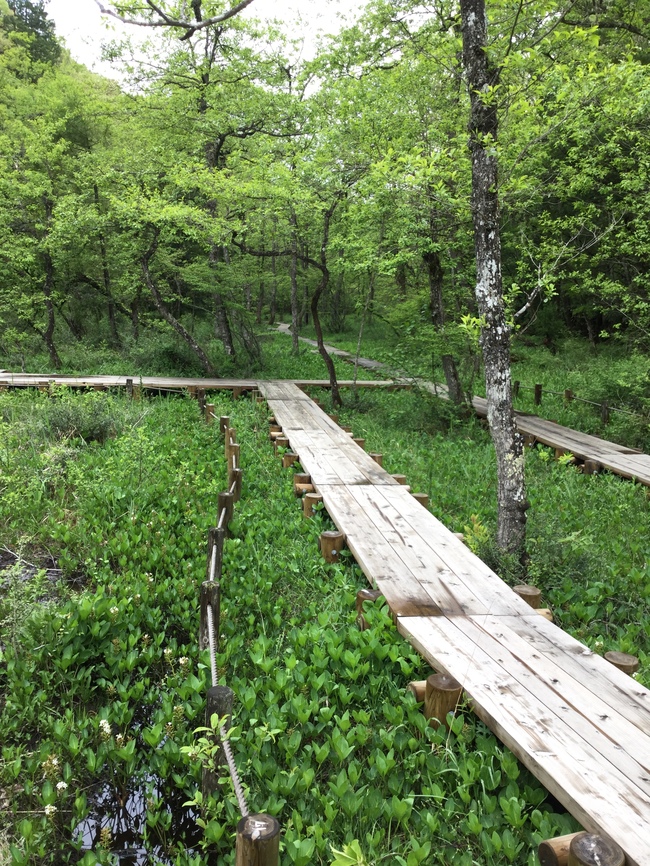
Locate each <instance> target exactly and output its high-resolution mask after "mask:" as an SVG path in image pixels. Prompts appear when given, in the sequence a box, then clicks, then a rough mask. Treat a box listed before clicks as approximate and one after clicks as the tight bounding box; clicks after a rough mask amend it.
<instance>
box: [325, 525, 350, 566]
mask: <svg viewBox="0 0 650 866" xmlns="http://www.w3.org/2000/svg"><path fill="white" fill-rule="evenodd" d="M344 544H345V535H344V534H343V533H342V532H339V531H338V530H332V531H329V532H321V535H320V541H319V545H320V552H321V553H322V554H323V559H324V560H325V562H338V560H339V553H340V552H341V551H342V550H343V545H344Z"/></svg>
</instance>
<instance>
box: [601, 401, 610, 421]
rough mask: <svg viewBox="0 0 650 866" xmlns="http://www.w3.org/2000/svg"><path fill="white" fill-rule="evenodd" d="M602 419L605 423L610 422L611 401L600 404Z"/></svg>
mask: <svg viewBox="0 0 650 866" xmlns="http://www.w3.org/2000/svg"><path fill="white" fill-rule="evenodd" d="M600 420H601V421H602V422H603V424H609V403H608V402H607V401H605V402H604V403H602V404H601V406H600Z"/></svg>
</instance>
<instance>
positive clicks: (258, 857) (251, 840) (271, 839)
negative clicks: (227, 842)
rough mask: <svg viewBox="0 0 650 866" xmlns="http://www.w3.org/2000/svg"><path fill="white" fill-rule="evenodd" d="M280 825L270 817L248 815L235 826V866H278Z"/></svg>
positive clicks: (275, 819)
mask: <svg viewBox="0 0 650 866" xmlns="http://www.w3.org/2000/svg"><path fill="white" fill-rule="evenodd" d="M279 862H280V824H279V822H278V820H277V818H273V817H272V816H271V815H248V817H246V818H242V819H241V820H240V821H239V823H238V824H237V842H236V843H235V866H278V863H279Z"/></svg>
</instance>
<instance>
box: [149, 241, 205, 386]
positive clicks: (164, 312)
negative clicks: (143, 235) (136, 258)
mask: <svg viewBox="0 0 650 866" xmlns="http://www.w3.org/2000/svg"><path fill="white" fill-rule="evenodd" d="M157 247H158V236H157V234H156V235H154V239H153V241H152V242H151V245H150V247H149V249H148V250H147V252H146V253H145V254H144V255H143V256H142V259H141V265H142V275H143V277H144V282H145V285H146V286H147V288H148V289H149V291H150V292H151V297H152V298H153V302H154V304H155V305H156V309H157V310H158V312H159V313H160V315H161V316H162V317H163V319H164V320H165V321H166V322H167V323H168V324H170V325H171V326H172V328H173V329H174V330H175V331H176V333H177V334H178V335H179V337H180V338H181V339H182V340H184V341H185V342H186V343H187V345H188V346H189V347H190V349H191V350H192V351H193V352H194V354H195V355H196V357H197V358H198V359H199V361H200V362H201V365H202V366H203V369H204V370H205V372H206V374H207V375H208V376H212V375H214V367H213V366H212V364H211V363H210V359H209V358H208V356H207V355H206V354H205V352H204V351H203V349H202V348H201V346H200V345H199V344H198V343H197V342H196V340H195V339H194V337H193V336H192V335H191V334H190V332H189V331H188V330H186V329H185V328H184V327H183V325H181V323H180V322H179V321H178V319H176V318H175V317H174V316H173V315H172V313H171V312H170V311H169V310H168V309H167V306H166V305H165V302H164V301H163V299H162V297H161V295H160V292H159V291H158V287H157V286H156V283H155V281H154V279H153V278H152V276H151V272H150V271H149V262H150V261H151V259H152V258H153V256H154V255H155V252H156V249H157Z"/></svg>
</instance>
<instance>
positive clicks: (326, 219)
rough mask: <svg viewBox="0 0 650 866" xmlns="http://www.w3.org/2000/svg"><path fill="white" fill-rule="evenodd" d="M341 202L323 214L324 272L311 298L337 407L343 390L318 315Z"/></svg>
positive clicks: (315, 326) (327, 278)
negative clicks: (332, 224) (332, 231)
mask: <svg viewBox="0 0 650 866" xmlns="http://www.w3.org/2000/svg"><path fill="white" fill-rule="evenodd" d="M338 203H339V199H337V200H336V201H335V202H334V204H333V205H330V207H329V208H328V210H327V211H325V214H324V215H323V241H322V244H321V250H320V272H321V274H322V277H321V280H320V282H319V283H318V285H317V286H316V291H315V292H314V294H313V295H312V298H311V317H312V319H313V322H314V330H315V331H316V342H317V344H318V351H319V352H320V356H321V358H322V359H323V361H324V362H325V366H326V367H327V372H328V374H329V380H330V388H331V391H332V404H333V405H334V406H336V407H339V406H342V405H343V400H341V392H340V391H339V383H338V381H337V379H336V370H335V369H334V362H333V361H332V358H331V357H330V354H329V352H328V351H327V349H326V348H325V342H324V340H323V329H322V328H321V324H320V317H319V315H318V302H319V301H320V299H321V296H322V294H323V292H324V291H325V289H327V286H328V284H329V279H330V272H329V270H328V269H327V242H328V240H329V234H330V220H331V219H332V214H333V213H334V211H335V210H336V207H337V205H338Z"/></svg>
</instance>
